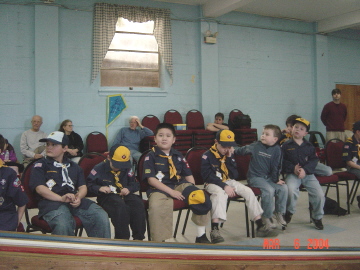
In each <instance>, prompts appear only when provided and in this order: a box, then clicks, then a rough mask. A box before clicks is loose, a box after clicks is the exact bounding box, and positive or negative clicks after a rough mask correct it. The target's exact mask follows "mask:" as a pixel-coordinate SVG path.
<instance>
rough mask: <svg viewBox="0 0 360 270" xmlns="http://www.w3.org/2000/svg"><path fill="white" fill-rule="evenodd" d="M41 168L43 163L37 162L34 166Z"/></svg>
mask: <svg viewBox="0 0 360 270" xmlns="http://www.w3.org/2000/svg"><path fill="white" fill-rule="evenodd" d="M38 167H39V168H41V167H42V163H36V164H35V165H34V168H38Z"/></svg>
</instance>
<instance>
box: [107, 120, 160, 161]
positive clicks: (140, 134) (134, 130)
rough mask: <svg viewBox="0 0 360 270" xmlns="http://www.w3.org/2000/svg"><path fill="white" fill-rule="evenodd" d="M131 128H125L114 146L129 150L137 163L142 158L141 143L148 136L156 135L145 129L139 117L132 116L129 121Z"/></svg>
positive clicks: (117, 136) (118, 135)
mask: <svg viewBox="0 0 360 270" xmlns="http://www.w3.org/2000/svg"><path fill="white" fill-rule="evenodd" d="M129 125H130V126H129V127H123V128H122V129H120V131H119V133H118V134H117V135H116V138H115V140H114V143H113V145H115V144H120V145H123V146H126V147H127V148H129V150H130V153H131V157H132V159H135V160H136V162H137V161H138V160H139V158H140V156H141V152H140V151H139V146H140V141H141V140H142V139H144V138H145V137H147V136H152V135H154V133H153V132H152V131H151V130H150V129H148V128H147V127H144V126H143V125H142V124H141V123H140V120H139V117H137V116H131V117H130V119H129Z"/></svg>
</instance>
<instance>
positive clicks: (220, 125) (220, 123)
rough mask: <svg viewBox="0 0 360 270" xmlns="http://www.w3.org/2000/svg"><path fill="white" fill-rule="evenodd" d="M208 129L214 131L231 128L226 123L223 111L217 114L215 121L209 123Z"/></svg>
mask: <svg viewBox="0 0 360 270" xmlns="http://www.w3.org/2000/svg"><path fill="white" fill-rule="evenodd" d="M206 129H207V130H210V131H214V132H216V131H219V130H220V129H229V126H228V125H227V124H225V123H224V114H223V113H221V112H218V113H217V114H215V120H214V123H209V124H207V125H206Z"/></svg>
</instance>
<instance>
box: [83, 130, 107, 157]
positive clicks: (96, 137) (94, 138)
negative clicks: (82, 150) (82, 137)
mask: <svg viewBox="0 0 360 270" xmlns="http://www.w3.org/2000/svg"><path fill="white" fill-rule="evenodd" d="M107 151H108V142H107V139H106V137H105V135H104V134H103V133H101V132H99V131H93V132H91V133H90V134H89V135H88V136H87V137H86V152H87V153H90V152H98V153H105V152H107Z"/></svg>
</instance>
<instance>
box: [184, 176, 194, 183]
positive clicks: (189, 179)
mask: <svg viewBox="0 0 360 270" xmlns="http://www.w3.org/2000/svg"><path fill="white" fill-rule="evenodd" d="M185 180H186V181H188V182H189V183H191V184H194V185H195V179H194V176H192V175H188V176H185Z"/></svg>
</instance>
